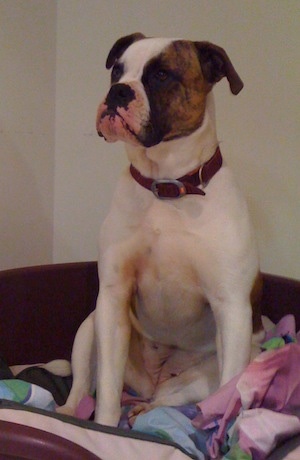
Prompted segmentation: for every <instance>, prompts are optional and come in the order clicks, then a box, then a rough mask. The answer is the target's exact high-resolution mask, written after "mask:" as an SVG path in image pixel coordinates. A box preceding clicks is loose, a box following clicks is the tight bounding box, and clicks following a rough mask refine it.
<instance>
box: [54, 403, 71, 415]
mask: <svg viewBox="0 0 300 460" xmlns="http://www.w3.org/2000/svg"><path fill="white" fill-rule="evenodd" d="M56 412H57V413H58V414H63V415H72V416H74V415H75V409H74V407H71V406H68V405H67V404H65V405H64V406H59V407H57V408H56Z"/></svg>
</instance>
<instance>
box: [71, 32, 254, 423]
mask: <svg viewBox="0 0 300 460" xmlns="http://www.w3.org/2000/svg"><path fill="white" fill-rule="evenodd" d="M106 66H107V68H111V67H112V74H111V88H110V90H109V93H108V95H107V96H106V98H105V99H104V102H102V104H101V105H100V107H99V110H98V114H97V131H98V133H99V135H100V136H103V137H104V138H105V139H106V140H107V141H108V142H114V141H117V140H121V141H124V142H125V144H126V152H127V155H128V159H129V162H130V167H128V168H127V170H126V171H125V172H124V174H123V175H122V177H121V179H120V180H119V183H118V185H117V189H116V192H115V196H114V199H113V202H112V206H111V210H110V212H109V214H108V216H107V218H106V220H105V222H104V225H103V227H102V230H101V236H100V257H99V278H100V291H99V296H98V300H97V306H96V309H95V311H94V312H93V313H92V314H91V315H90V316H89V317H88V318H87V320H86V321H85V322H84V323H83V324H82V326H81V327H80V329H79V331H78V333H77V336H76V339H75V343H74V348H73V354H72V366H73V373H74V383H73V388H72V391H71V393H70V396H69V399H68V401H67V404H66V406H64V407H63V408H62V411H65V412H71V413H73V412H74V410H75V407H76V406H77V404H78V402H79V400H80V399H81V397H82V396H84V395H85V394H87V393H89V392H90V391H91V390H92V388H93V386H94V387H96V388H97V404H96V416H95V420H96V421H97V422H99V423H103V424H107V425H116V424H117V423H118V420H119V417H120V396H121V391H122V387H123V384H124V382H125V383H126V384H128V385H130V386H131V387H133V388H134V389H135V390H137V391H138V392H139V393H140V394H141V395H142V396H144V397H145V398H149V400H150V402H149V406H148V407H147V408H146V409H148V408H151V407H155V406H157V405H179V404H184V403H186V402H193V401H200V400H201V399H203V398H204V397H206V396H207V395H208V394H210V393H211V392H212V391H214V390H215V389H216V388H217V387H218V386H219V384H224V383H226V382H227V381H228V380H230V379H231V378H232V377H233V376H234V375H236V374H237V373H239V372H240V371H242V370H243V368H244V367H245V366H246V365H247V364H248V362H249V360H250V356H251V341H252V343H253V337H254V338H256V339H257V338H258V336H259V335H260V334H259V332H260V331H261V318H260V313H259V311H258V304H259V302H258V296H257V293H258V290H259V289H258V284H259V283H258V280H259V265H258V257H257V251H256V245H255V239H254V235H253V230H252V227H251V224H250V220H249V216H248V211H247V206H246V203H245V201H244V198H243V197H242V195H241V192H240V191H239V189H238V187H237V186H236V184H235V182H234V180H233V177H232V174H231V172H230V170H229V168H228V167H227V166H226V165H225V164H224V163H223V161H222V156H221V152H220V150H219V147H218V139H217V135H216V126H215V114H214V102H213V96H212V88H213V85H214V84H215V83H216V82H217V81H219V80H221V79H222V78H223V77H226V78H227V80H228V82H229V85H230V89H231V92H232V93H233V94H238V93H239V92H240V91H241V89H242V87H243V83H242V81H241V79H240V78H239V76H238V74H237V73H236V71H235V69H234V67H233V65H232V63H231V62H230V60H229V58H228V56H227V54H226V53H225V51H224V50H223V49H222V48H219V47H218V46H215V45H213V44H211V43H208V42H191V41H186V40H174V39H166V38H146V37H144V36H143V35H142V34H133V35H130V36H126V37H123V38H121V39H119V40H118V41H117V42H116V43H115V45H114V46H113V48H112V49H111V51H110V53H109V56H108V58H107V64H106ZM143 410H145V407H143V406H139V407H137V408H136V409H135V410H134V411H133V414H135V415H136V414H138V413H139V412H140V411H143Z"/></svg>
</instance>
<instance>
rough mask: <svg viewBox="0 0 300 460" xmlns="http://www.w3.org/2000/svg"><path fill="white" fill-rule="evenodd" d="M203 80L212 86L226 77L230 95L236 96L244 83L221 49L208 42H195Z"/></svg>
mask: <svg viewBox="0 0 300 460" xmlns="http://www.w3.org/2000/svg"><path fill="white" fill-rule="evenodd" d="M195 46H196V49H197V52H198V57H199V61H200V64H201V69H202V72H203V75H204V78H205V79H206V80H207V81H208V82H209V83H211V84H212V85H213V84H214V83H216V82H218V81H220V80H221V79H222V78H223V77H226V78H227V80H228V82H229V86H230V89H231V92H232V94H238V93H239V92H240V91H241V90H242V89H243V86H244V83H243V82H242V80H241V79H240V77H239V75H238V74H237V72H236V70H235V68H234V67H233V65H232V63H231V61H230V59H229V57H228V56H227V53H226V52H225V50H223V48H220V47H219V46H217V45H213V44H212V43H209V42H195Z"/></svg>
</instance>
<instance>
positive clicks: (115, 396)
mask: <svg viewBox="0 0 300 460" xmlns="http://www.w3.org/2000/svg"><path fill="white" fill-rule="evenodd" d="M129 300H130V293H129V290H126V288H124V286H121V287H120V288H118V287H116V286H103V287H100V292H99V296H98V300H97V307H96V315H95V335H96V346H97V384H96V387H97V395H96V398H97V402H96V412H95V421H96V422H97V423H101V424H104V425H110V426H117V424H118V422H119V419H120V415H121V405H120V401H121V393H122V389H123V384H124V375H125V366H126V362H127V358H128V352H129V343H130V330H131V326H130V319H129Z"/></svg>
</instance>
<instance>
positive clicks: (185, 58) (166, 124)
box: [142, 41, 212, 145]
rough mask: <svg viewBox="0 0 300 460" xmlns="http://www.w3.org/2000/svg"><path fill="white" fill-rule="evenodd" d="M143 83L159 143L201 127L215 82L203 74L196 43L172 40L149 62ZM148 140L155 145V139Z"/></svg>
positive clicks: (151, 132)
mask: <svg viewBox="0 0 300 460" xmlns="http://www.w3.org/2000/svg"><path fill="white" fill-rule="evenodd" d="M142 82H143V85H144V87H145V91H146V94H147V97H148V99H149V104H150V120H149V125H150V126H151V128H152V129H151V130H150V132H148V136H150V137H151V136H153V134H154V133H155V136H154V137H155V138H156V139H155V142H156V143H157V141H158V142H160V141H161V140H164V141H168V140H171V139H175V138H178V137H182V136H186V135H188V134H190V133H192V132H193V131H195V130H196V129H197V128H199V127H200V126H201V124H202V122H203V117H204V112H205V104H206V96H207V93H208V92H209V91H210V90H211V87H212V85H210V84H209V83H208V82H207V81H206V80H205V79H204V77H203V74H202V71H201V66H200V62H199V59H198V55H197V52H196V48H195V46H194V44H193V43H192V42H189V41H174V42H173V43H171V44H170V45H169V46H168V47H167V48H166V49H165V50H164V51H163V52H162V53H161V54H160V55H159V56H157V57H155V58H153V59H152V60H151V61H149V63H147V64H146V66H145V68H144V72H143V77H142ZM145 136H146V137H147V132H146V133H145ZM147 141H148V142H147ZM146 142H147V143H148V144H151V139H148V140H147V139H146ZM152 145H153V144H152Z"/></svg>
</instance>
